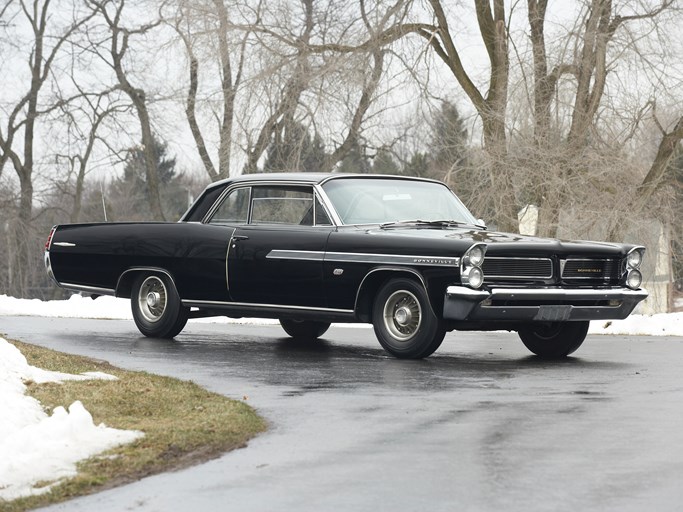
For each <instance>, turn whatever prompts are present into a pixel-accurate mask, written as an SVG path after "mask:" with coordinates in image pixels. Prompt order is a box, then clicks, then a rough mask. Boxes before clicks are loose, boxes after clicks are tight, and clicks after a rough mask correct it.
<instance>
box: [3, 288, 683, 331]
mask: <svg viewBox="0 0 683 512" xmlns="http://www.w3.org/2000/svg"><path fill="white" fill-rule="evenodd" d="M681 306H683V304H681ZM3 315H5V316H9V315H31V316H46V317H65V318H107V319H126V320H132V318H133V316H132V314H131V312H130V301H129V300H128V299H120V298H115V297H106V296H105V297H100V298H98V299H96V300H92V299H91V298H89V297H82V296H80V295H72V296H71V297H70V298H69V299H68V300H51V301H46V302H44V301H40V300H37V299H34V300H28V299H15V298H14V297H8V296H7V295H0V316H3ZM191 322H202V323H240V324H258V325H264V324H277V320H270V319H262V318H241V319H237V320H236V319H231V318H226V317H214V318H202V319H197V320H191ZM337 325H340V326H342V325H353V326H354V327H357V326H360V325H362V326H365V325H366V324H337ZM589 332H590V333H591V334H619V335H629V334H631V335H648V336H683V312H679V313H666V314H658V315H631V316H630V317H628V318H627V319H626V320H608V321H595V322H591V328H590V331H589Z"/></svg>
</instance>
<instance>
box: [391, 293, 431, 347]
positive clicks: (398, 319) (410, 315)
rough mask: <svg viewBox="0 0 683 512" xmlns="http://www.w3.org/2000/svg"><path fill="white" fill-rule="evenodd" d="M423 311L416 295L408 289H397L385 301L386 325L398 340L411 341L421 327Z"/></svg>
mask: <svg viewBox="0 0 683 512" xmlns="http://www.w3.org/2000/svg"><path fill="white" fill-rule="evenodd" d="M421 313H422V311H421V309H420V303H419V301H418V300H417V297H415V295H413V294H412V293H411V292H409V291H407V290H399V291H396V292H394V293H392V294H391V295H390V296H389V298H388V299H387V301H386V302H385V303H384V311H383V317H384V326H385V327H386V329H387V331H388V332H389V334H391V336H392V337H393V338H394V339H396V340H397V341H402V342H403V341H409V340H410V339H411V338H412V337H413V336H415V334H416V333H417V331H418V329H419V328H420V324H421V323H422V315H421Z"/></svg>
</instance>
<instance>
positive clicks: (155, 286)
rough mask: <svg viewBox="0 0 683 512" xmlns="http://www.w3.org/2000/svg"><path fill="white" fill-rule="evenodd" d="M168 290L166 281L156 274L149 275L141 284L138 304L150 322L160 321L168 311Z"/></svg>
mask: <svg viewBox="0 0 683 512" xmlns="http://www.w3.org/2000/svg"><path fill="white" fill-rule="evenodd" d="M167 298H168V292H167V290H166V285H165V284H164V282H163V281H162V280H161V279H159V278H158V277H156V276H149V277H148V278H147V279H145V280H144V281H143V283H142V286H140V292H139V293H138V305H139V307H140V313H141V314H142V316H143V317H144V318H145V320H147V321H148V322H158V321H159V320H160V319H161V317H162V316H163V314H164V311H166V303H167Z"/></svg>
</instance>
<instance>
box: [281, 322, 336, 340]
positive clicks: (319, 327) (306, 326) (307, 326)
mask: <svg viewBox="0 0 683 512" xmlns="http://www.w3.org/2000/svg"><path fill="white" fill-rule="evenodd" d="M280 325H281V326H282V328H283V329H284V331H285V332H286V333H287V334H289V335H290V336H291V337H292V338H294V339H302V340H314V339H317V338H320V336H322V335H323V334H325V332H326V331H327V329H329V328H330V323H329V322H314V321H312V320H288V319H285V318H281V319H280Z"/></svg>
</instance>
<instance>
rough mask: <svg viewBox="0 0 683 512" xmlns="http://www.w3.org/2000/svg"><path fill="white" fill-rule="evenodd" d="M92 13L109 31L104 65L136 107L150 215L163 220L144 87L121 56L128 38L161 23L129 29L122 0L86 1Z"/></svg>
mask: <svg viewBox="0 0 683 512" xmlns="http://www.w3.org/2000/svg"><path fill="white" fill-rule="evenodd" d="M86 3H87V5H88V6H89V7H90V9H91V11H92V14H93V15H97V16H99V17H100V18H101V19H102V20H104V22H105V24H106V26H107V28H108V30H109V34H110V40H109V50H108V56H107V57H108V58H107V64H108V65H109V66H111V68H112V69H113V71H114V73H115V75H116V79H117V81H118V86H119V87H120V88H121V90H122V91H123V92H125V93H126V94H127V95H128V97H129V98H130V100H131V102H132V103H133V105H134V106H135V110H136V113H137V116H138V120H139V122H140V130H141V132H142V146H143V150H144V154H145V170H146V182H147V190H148V200H149V204H150V208H151V211H152V215H153V216H154V217H155V218H156V219H158V220H164V219H165V217H164V212H163V209H162V207H161V199H160V191H159V176H158V173H157V169H156V166H155V159H154V141H153V134H152V123H151V119H150V114H149V109H148V107H147V98H146V93H145V90H144V89H143V88H142V87H139V86H136V85H134V84H133V83H132V82H131V81H130V79H129V74H128V71H127V69H126V66H125V65H124V59H125V57H126V53H127V52H128V49H129V44H130V37H131V36H141V35H145V34H147V33H149V32H150V31H151V30H152V29H154V28H155V27H157V26H159V25H160V24H161V19H157V20H155V21H153V22H150V23H147V24H143V25H140V26H137V27H135V28H128V27H126V26H124V25H123V20H122V16H123V10H124V8H125V6H126V2H125V0H103V1H95V0H86Z"/></svg>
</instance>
